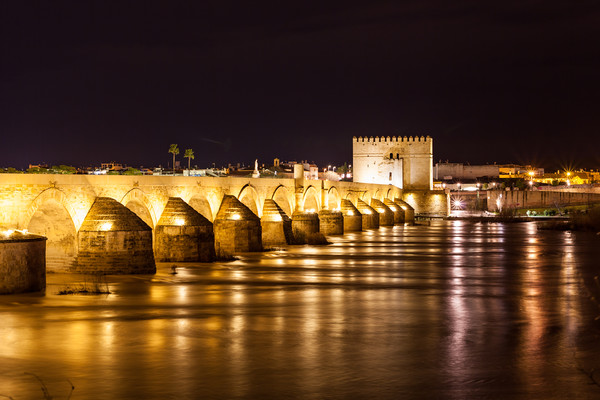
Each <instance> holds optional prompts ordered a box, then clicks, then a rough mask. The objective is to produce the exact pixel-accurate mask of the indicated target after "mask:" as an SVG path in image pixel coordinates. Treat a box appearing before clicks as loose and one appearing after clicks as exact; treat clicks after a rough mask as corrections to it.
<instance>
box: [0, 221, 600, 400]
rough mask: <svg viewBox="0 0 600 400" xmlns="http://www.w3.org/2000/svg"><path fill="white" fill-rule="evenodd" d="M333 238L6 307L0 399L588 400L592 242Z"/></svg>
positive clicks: (526, 227) (559, 237)
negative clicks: (100, 291) (97, 291)
mask: <svg viewBox="0 0 600 400" xmlns="http://www.w3.org/2000/svg"><path fill="white" fill-rule="evenodd" d="M333 241H334V244H333V245H331V246H328V247H290V248H287V249H285V250H281V251H273V252H268V253H261V254H249V255H246V256H244V257H242V258H241V259H240V260H238V261H235V262H230V263H218V264H179V265H178V268H177V272H178V273H177V275H170V274H169V272H170V267H171V266H172V264H171V263H170V264H160V265H159V272H158V273H157V274H156V275H155V276H116V277H113V276H111V277H108V278H107V282H108V287H109V288H110V291H111V292H112V293H111V294H110V295H93V296H90V295H88V296H84V295H67V296H59V295H57V294H56V293H57V292H58V291H59V290H61V289H63V288H64V287H65V286H67V285H69V286H74V285H77V284H76V283H73V281H74V280H78V279H82V278H81V277H77V276H62V275H49V277H48V280H49V286H48V289H47V292H46V295H45V296H40V295H19V296H0V395H4V396H12V397H13V398H14V399H15V400H17V399H43V393H42V391H41V389H40V384H39V382H38V381H37V380H36V378H35V377H34V376H32V375H28V374H25V373H26V372H28V373H33V374H35V375H37V376H38V377H39V378H40V379H42V380H43V381H44V383H45V384H46V386H47V388H48V390H49V392H50V394H51V395H52V396H54V398H55V399H66V398H67V396H68V394H69V388H70V385H69V383H68V382H67V379H68V380H70V381H71V382H72V383H73V384H74V385H75V391H74V392H73V394H72V397H71V398H72V399H192V398H197V399H206V398H214V399H227V398H255V399H285V398H302V399H304V398H306V399H323V398H332V399H361V398H362V399H429V398H431V399H474V398H486V399H574V398H581V399H599V398H600V387H598V386H596V385H594V384H592V381H591V379H590V378H589V377H588V375H586V373H585V372H584V371H588V372H589V371H591V370H592V369H594V368H598V369H600V337H599V333H600V325H599V324H598V323H597V322H594V318H595V317H596V315H597V314H598V313H599V310H598V309H597V308H596V306H595V305H594V303H593V302H592V301H591V300H590V298H589V295H590V294H591V291H592V289H593V276H594V275H598V274H599V273H600V236H596V235H593V234H579V233H578V234H575V233H573V234H571V233H569V232H553V231H537V230H536V228H535V225H534V223H520V224H512V225H503V224H470V223H465V222H461V221H453V222H439V223H433V224H432V226H414V227H394V228H382V229H380V230H377V231H371V232H363V233H358V234H347V235H345V236H344V237H339V238H334V239H333ZM88 284H89V283H88ZM90 286H91V284H90ZM596 378H597V379H598V380H600V372H599V373H597V374H596ZM0 398H2V396H0Z"/></svg>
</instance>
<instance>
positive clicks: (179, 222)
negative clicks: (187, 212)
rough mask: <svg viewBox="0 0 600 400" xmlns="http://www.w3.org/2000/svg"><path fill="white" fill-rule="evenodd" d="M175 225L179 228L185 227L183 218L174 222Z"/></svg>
mask: <svg viewBox="0 0 600 400" xmlns="http://www.w3.org/2000/svg"><path fill="white" fill-rule="evenodd" d="M175 225H179V226H183V225H185V219H183V218H177V219H176V220H175Z"/></svg>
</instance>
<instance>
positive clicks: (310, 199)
mask: <svg viewBox="0 0 600 400" xmlns="http://www.w3.org/2000/svg"><path fill="white" fill-rule="evenodd" d="M302 208H303V210H304V211H310V212H318V211H319V210H320V209H321V207H320V205H319V193H318V191H317V189H315V187H314V186H309V187H308V188H307V189H306V192H304V199H303V201H302Z"/></svg>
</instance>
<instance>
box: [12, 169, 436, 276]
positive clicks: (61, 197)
mask: <svg viewBox="0 0 600 400" xmlns="http://www.w3.org/2000/svg"><path fill="white" fill-rule="evenodd" d="M226 195H230V196H234V197H235V198H237V199H238V200H239V201H240V202H241V203H243V204H244V205H245V206H246V207H248V208H249V209H250V210H251V211H252V213H254V214H255V215H256V216H257V217H259V218H260V217H262V214H263V208H264V206H265V201H266V200H269V201H270V200H273V201H275V203H277V205H278V206H279V207H280V208H281V209H282V210H283V211H284V212H285V214H286V215H287V216H290V217H292V215H293V214H294V212H314V213H319V212H320V211H323V210H339V209H340V206H341V203H342V200H343V199H346V200H350V201H351V202H352V203H353V204H354V205H357V202H358V200H359V199H360V200H362V201H364V202H366V203H367V204H369V203H370V202H371V200H372V199H376V200H381V201H384V200H385V199H389V200H392V201H393V200H395V199H402V200H404V201H406V202H407V203H408V204H410V205H411V206H412V207H413V208H414V211H415V213H416V214H417V215H419V214H437V215H447V211H448V196H447V195H446V194H445V193H444V192H440V191H438V192H434V191H411V192H407V191H403V190H402V189H399V188H397V187H395V186H392V185H379V184H368V183H358V182H342V181H339V182H337V181H327V180H325V181H322V180H305V179H302V178H300V179H272V178H240V177H222V178H215V177H184V176H140V175H133V176H124V175H105V176H96V175H56V174H0V230H7V229H21V230H25V229H26V230H28V231H29V232H31V233H38V234H42V235H44V236H46V237H47V238H48V245H47V255H48V258H49V259H50V258H53V259H54V260H55V261H56V260H58V261H57V262H58V264H60V259H61V258H63V259H65V260H71V259H73V258H74V257H76V255H77V253H78V239H77V236H78V233H79V231H80V228H81V226H82V224H83V223H84V220H85V219H86V216H87V215H88V213H89V211H90V209H91V207H92V205H93V204H94V202H95V201H96V199H98V198H110V199H114V200H116V201H117V202H118V203H120V204H121V205H123V206H125V207H126V208H128V209H129V210H131V211H133V212H134V213H135V214H136V215H137V216H138V217H139V218H141V219H142V220H143V221H144V222H145V223H146V224H147V225H148V226H149V227H150V228H151V229H153V230H154V229H155V228H156V226H157V223H158V222H159V220H160V218H161V215H162V214H163V211H164V210H165V206H166V205H167V202H169V199H171V198H178V199H182V200H183V201H184V202H185V203H187V204H188V205H190V206H191V207H192V208H193V209H194V210H196V211H197V212H198V213H200V214H201V215H202V216H204V217H205V218H206V219H207V220H208V221H211V222H214V220H215V217H216V215H217V212H218V211H219V208H220V207H221V203H222V201H223V199H224V196H226ZM65 262H66V261H65ZM49 269H51V268H49ZM59 269H60V268H59Z"/></svg>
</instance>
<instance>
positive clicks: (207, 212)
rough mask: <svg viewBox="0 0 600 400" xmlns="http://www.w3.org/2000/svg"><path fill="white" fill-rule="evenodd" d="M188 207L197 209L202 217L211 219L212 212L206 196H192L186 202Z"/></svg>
mask: <svg viewBox="0 0 600 400" xmlns="http://www.w3.org/2000/svg"><path fill="white" fill-rule="evenodd" d="M188 204H189V205H190V207H192V208H193V209H194V210H196V211H198V212H199V213H200V214H202V216H203V217H204V218H206V219H207V220H209V221H211V222H212V221H213V213H212V209H211V207H210V203H209V201H208V199H207V198H206V197H200V196H194V197H192V198H191V199H190V201H189V202H188Z"/></svg>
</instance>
